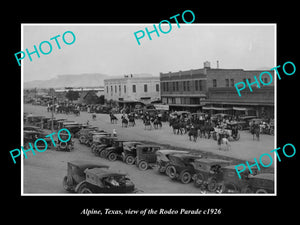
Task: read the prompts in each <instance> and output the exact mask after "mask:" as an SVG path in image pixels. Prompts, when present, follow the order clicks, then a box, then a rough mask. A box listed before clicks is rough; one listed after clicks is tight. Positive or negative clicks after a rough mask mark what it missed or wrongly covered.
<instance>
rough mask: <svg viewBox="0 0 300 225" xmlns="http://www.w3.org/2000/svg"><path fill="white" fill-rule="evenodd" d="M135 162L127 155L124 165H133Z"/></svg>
mask: <svg viewBox="0 0 300 225" xmlns="http://www.w3.org/2000/svg"><path fill="white" fill-rule="evenodd" d="M134 161H135V158H134V157H133V156H132V155H128V156H126V158H125V163H126V164H128V165H133V164H134Z"/></svg>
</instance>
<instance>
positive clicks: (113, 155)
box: [107, 152, 117, 161]
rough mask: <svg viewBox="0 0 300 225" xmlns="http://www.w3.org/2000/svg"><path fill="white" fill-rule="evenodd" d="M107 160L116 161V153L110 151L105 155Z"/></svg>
mask: <svg viewBox="0 0 300 225" xmlns="http://www.w3.org/2000/svg"><path fill="white" fill-rule="evenodd" d="M107 158H108V160H109V161H116V160H117V154H116V153H114V152H112V153H110V154H109V155H108V156H107Z"/></svg>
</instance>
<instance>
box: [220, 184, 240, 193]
mask: <svg viewBox="0 0 300 225" xmlns="http://www.w3.org/2000/svg"><path fill="white" fill-rule="evenodd" d="M223 189H224V190H223V193H238V192H239V190H238V188H237V187H236V185H235V184H233V183H229V184H226V185H223Z"/></svg>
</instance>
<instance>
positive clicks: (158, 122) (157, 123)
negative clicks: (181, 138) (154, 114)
mask: <svg viewBox="0 0 300 225" xmlns="http://www.w3.org/2000/svg"><path fill="white" fill-rule="evenodd" d="M158 126H159V127H160V128H161V127H162V123H161V121H160V120H159V119H158V118H156V119H155V120H154V121H153V127H154V129H158Z"/></svg>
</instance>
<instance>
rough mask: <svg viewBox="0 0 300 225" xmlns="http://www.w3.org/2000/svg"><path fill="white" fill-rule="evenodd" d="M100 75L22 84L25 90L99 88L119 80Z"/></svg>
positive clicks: (67, 77)
mask: <svg viewBox="0 0 300 225" xmlns="http://www.w3.org/2000/svg"><path fill="white" fill-rule="evenodd" d="M129 76H130V74H129ZM133 76H134V77H144V76H152V75H151V74H148V73H140V74H133ZM121 77H124V75H123V76H109V75H105V74H101V73H85V74H77V75H58V76H57V77H55V78H51V79H49V80H34V81H28V82H24V88H25V89H31V88H63V87H99V86H104V80H105V79H111V78H121Z"/></svg>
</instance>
